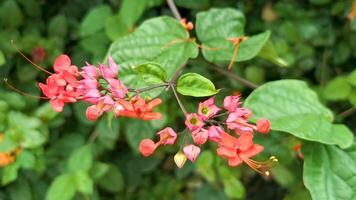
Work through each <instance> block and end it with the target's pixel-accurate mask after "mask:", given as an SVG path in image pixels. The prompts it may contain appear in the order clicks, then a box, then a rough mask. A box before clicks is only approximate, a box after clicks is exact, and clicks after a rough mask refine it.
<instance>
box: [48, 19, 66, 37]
mask: <svg viewBox="0 0 356 200" xmlns="http://www.w3.org/2000/svg"><path fill="white" fill-rule="evenodd" d="M67 31H68V30H67V18H66V16H64V15H57V16H55V17H53V18H52V19H51V21H50V22H49V25H48V34H49V35H51V36H58V37H61V38H63V37H65V36H66V35H67Z"/></svg>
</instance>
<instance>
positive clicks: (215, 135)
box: [208, 126, 224, 142]
mask: <svg viewBox="0 0 356 200" xmlns="http://www.w3.org/2000/svg"><path fill="white" fill-rule="evenodd" d="M222 133H224V130H223V129H222V128H220V127H219V126H210V127H209V129H208V136H209V137H208V138H209V140H211V141H214V142H219V141H220V138H221V134H222Z"/></svg>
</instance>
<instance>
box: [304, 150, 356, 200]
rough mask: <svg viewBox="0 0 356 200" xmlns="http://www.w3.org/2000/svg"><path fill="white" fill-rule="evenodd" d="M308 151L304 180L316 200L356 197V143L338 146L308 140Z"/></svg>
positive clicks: (306, 153)
mask: <svg viewBox="0 0 356 200" xmlns="http://www.w3.org/2000/svg"><path fill="white" fill-rule="evenodd" d="M302 151H303V154H304V171H303V180H304V184H305V186H306V187H307V189H308V190H309V191H310V193H311V196H312V198H313V199H315V200H319V199H328V200H339V199H343V200H354V199H355V198H356V193H355V191H356V145H355V144H353V146H352V147H350V148H349V149H345V150H341V149H339V148H337V147H336V146H331V145H322V144H317V143H308V144H306V145H304V146H303V148H302Z"/></svg>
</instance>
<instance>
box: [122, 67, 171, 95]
mask: <svg viewBox="0 0 356 200" xmlns="http://www.w3.org/2000/svg"><path fill="white" fill-rule="evenodd" d="M126 72H129V70H127V71H126ZM120 79H121V77H120ZM121 80H122V81H123V82H124V83H126V84H127V85H130V87H131V88H134V89H139V88H144V87H148V86H152V85H158V84H163V83H164V82H165V81H166V80H167V73H166V71H165V70H164V69H163V68H162V67H161V66H160V65H159V64H157V63H145V64H141V65H138V66H135V67H134V68H132V70H131V74H128V73H127V74H126V76H124V77H123V78H122V79H121ZM163 90H164V88H163V87H159V88H156V89H153V90H150V91H147V92H142V93H141V96H142V97H149V98H154V97H156V96H158V95H159V94H160V93H161V92H162V91H163Z"/></svg>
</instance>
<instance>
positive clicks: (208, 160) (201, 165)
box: [196, 151, 215, 182]
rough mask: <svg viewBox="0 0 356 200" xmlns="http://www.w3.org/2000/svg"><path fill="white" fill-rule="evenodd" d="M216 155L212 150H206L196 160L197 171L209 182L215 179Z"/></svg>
mask: <svg viewBox="0 0 356 200" xmlns="http://www.w3.org/2000/svg"><path fill="white" fill-rule="evenodd" d="M213 162H214V155H213V154H212V153H211V151H204V152H202V153H201V154H200V156H199V159H198V160H197V162H196V167H197V171H198V172H199V173H200V174H201V175H202V176H203V177H204V178H205V179H206V180H208V181H209V182H214V181H215V172H214V166H213Z"/></svg>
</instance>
